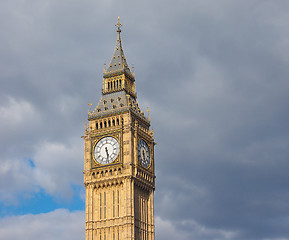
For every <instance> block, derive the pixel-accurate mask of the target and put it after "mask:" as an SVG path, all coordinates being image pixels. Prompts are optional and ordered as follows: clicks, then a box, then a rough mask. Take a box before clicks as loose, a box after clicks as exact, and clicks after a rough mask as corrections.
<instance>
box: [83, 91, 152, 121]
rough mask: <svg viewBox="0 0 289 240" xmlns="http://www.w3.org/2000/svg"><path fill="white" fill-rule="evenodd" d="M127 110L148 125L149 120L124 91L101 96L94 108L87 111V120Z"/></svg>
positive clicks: (134, 100) (133, 99)
mask: <svg viewBox="0 0 289 240" xmlns="http://www.w3.org/2000/svg"><path fill="white" fill-rule="evenodd" d="M128 110H130V111H132V112H134V113H135V114H137V115H138V116H139V117H140V118H142V119H143V120H145V122H147V123H149V120H148V119H147V118H146V117H145V115H144V113H143V112H142V111H141V110H140V107H139V105H138V103H137V101H136V99H135V98H133V97H132V96H130V95H128V94H127V93H126V92H125V91H120V92H114V93H110V94H106V95H103V96H102V98H101V99H100V101H99V103H98V105H97V106H96V108H95V109H94V110H93V111H89V113H88V119H94V118H99V117H103V116H106V115H109V114H114V113H119V112H124V111H128Z"/></svg>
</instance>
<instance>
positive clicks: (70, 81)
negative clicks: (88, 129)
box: [0, 0, 289, 240]
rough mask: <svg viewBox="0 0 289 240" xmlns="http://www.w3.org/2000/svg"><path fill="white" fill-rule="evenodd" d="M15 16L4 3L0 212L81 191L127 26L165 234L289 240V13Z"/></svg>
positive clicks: (22, 10)
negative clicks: (110, 66)
mask: <svg viewBox="0 0 289 240" xmlns="http://www.w3.org/2000/svg"><path fill="white" fill-rule="evenodd" d="M17 3H18V4H15V2H12V1H2V2H1V3H0V4H1V8H0V9H4V10H2V12H1V13H2V14H0V20H1V21H0V27H1V29H3V34H2V35H3V37H2V38H1V40H0V46H2V47H1V57H0V69H1V71H0V79H1V89H0V101H1V104H0V113H1V115H0V131H1V135H0V141H1V146H0V148H1V151H0V159H1V160H0V161H1V163H0V166H1V168H0V169H1V170H0V171H1V176H0V180H1V183H0V184H1V187H2V189H3V191H2V192H1V201H7V199H11V198H13V196H14V198H15V196H17V194H28V195H29V194H32V195H33V194H34V193H35V192H37V191H38V190H39V188H40V189H44V190H45V191H46V193H48V194H50V195H51V196H53V197H57V196H60V195H61V196H62V197H64V198H65V197H67V198H69V197H70V196H71V194H72V193H73V192H72V191H73V190H72V188H71V184H76V185H80V184H82V179H81V178H82V177H81V175H82V168H83V167H82V164H83V145H82V144H83V142H82V140H81V139H80V138H79V137H80V136H81V135H82V134H83V129H84V121H85V119H87V103H89V102H91V103H93V104H94V105H95V104H96V103H97V102H98V100H99V98H100V92H101V87H102V79H101V78H102V68H103V63H104V62H105V61H106V62H107V61H108V60H109V59H110V57H111V56H112V52H113V47H114V41H115V39H116V33H115V30H114V29H113V26H114V24H115V22H116V19H117V16H120V19H121V22H122V24H123V28H122V29H123V31H122V40H123V46H124V51H125V54H126V57H127V60H128V63H129V64H130V66H131V63H134V66H135V69H136V86H137V92H138V102H139V103H140V106H141V107H142V110H145V109H146V107H147V106H149V107H150V110H151V111H150V116H151V119H152V126H153V127H154V134H155V138H156V142H157V143H158V144H157V145H156V147H155V151H156V152H155V156H156V170H157V178H156V181H157V188H156V192H155V194H156V196H155V199H156V204H155V206H156V209H155V210H156V214H157V216H158V218H156V226H157V231H159V232H157V235H158V236H160V237H161V238H165V237H167V236H168V235H166V234H167V233H170V235H171V236H179V239H192V238H198V239H199V238H200V239H202V238H204V239H226V238H228V239H242V240H244V239H266V238H268V239H282V238H286V237H287V236H288V234H289V233H288V216H289V212H288V208H287V205H288V204H287V203H288V200H289V199H288V196H287V195H288V194H287V192H288V184H287V183H288V180H289V179H288V176H287V175H288V174H287V172H286V169H288V157H289V151H288V149H289V148H288V139H289V136H288V132H289V129H288V121H289V114H288V101H289V97H288V96H289V95H288V88H289V82H288V77H289V74H288V62H289V59H288V56H289V54H288V53H289V41H288V39H289V37H288V36H289V31H288V26H287V25H288V24H287V22H288V21H289V19H288V18H289V17H288V9H289V4H288V1H286V0H280V1H261V0H254V1H251V0H250V1H249V0H243V1H234V2H233V1H228V0H220V1H206V0H194V1H188V0H181V1H178V2H176V1H162V0H159V1H150V0H149V1H142V2H139V1H134V2H131V1H129V0H127V1H123V2H122V4H119V3H117V2H116V1H113V0H112V1H94V2H92V1H89V0H87V1H86V0H84V1H81V2H80V1H49V2H45V3H43V2H41V3H40V2H27V1H21V0H18V1H17ZM116 6H117V7H116ZM0 11H1V10H0ZM29 161H33V165H34V166H31V164H29ZM8 183H10V184H8ZM11 196H12V197H11ZM5 199H6V200H5ZM16 199H17V197H16ZM158 226H159V228H158ZM168 229H169V230H168ZM1 238H2V236H1Z"/></svg>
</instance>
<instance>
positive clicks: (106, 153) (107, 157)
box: [105, 147, 109, 158]
mask: <svg viewBox="0 0 289 240" xmlns="http://www.w3.org/2000/svg"><path fill="white" fill-rule="evenodd" d="M105 151H106V156H107V158H108V157H109V154H108V149H107V147H105Z"/></svg>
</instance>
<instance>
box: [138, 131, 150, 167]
mask: <svg viewBox="0 0 289 240" xmlns="http://www.w3.org/2000/svg"><path fill="white" fill-rule="evenodd" d="M140 140H143V141H144V142H145V143H146V145H147V146H148V149H149V151H150V165H149V166H148V167H144V166H143V165H142V164H141V162H140V160H139V158H138V144H139V141H140ZM136 151H137V162H138V165H139V166H141V167H142V168H144V169H146V170H149V169H150V168H151V165H152V162H153V159H152V147H151V144H148V141H147V140H145V139H144V138H143V137H138V140H137V146H136Z"/></svg>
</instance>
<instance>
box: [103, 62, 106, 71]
mask: <svg viewBox="0 0 289 240" xmlns="http://www.w3.org/2000/svg"><path fill="white" fill-rule="evenodd" d="M103 71H104V72H105V71H106V63H104V64H103Z"/></svg>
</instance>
